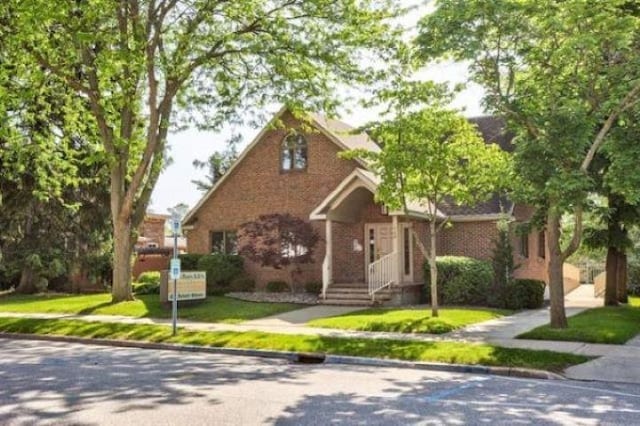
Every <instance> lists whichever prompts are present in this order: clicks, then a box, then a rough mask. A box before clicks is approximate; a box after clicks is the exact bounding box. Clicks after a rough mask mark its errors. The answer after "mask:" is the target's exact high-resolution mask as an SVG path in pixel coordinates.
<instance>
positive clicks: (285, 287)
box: [266, 281, 291, 293]
mask: <svg viewBox="0 0 640 426" xmlns="http://www.w3.org/2000/svg"><path fill="white" fill-rule="evenodd" d="M266 290H267V292H269V293H284V292H287V291H291V287H289V284H288V283H287V282H285V281H269V282H268V283H267V287H266Z"/></svg>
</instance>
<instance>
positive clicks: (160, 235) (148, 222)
mask: <svg viewBox="0 0 640 426" xmlns="http://www.w3.org/2000/svg"><path fill="white" fill-rule="evenodd" d="M164 228H165V219H164V218H160V217H149V216H147V217H145V218H144V221H143V222H142V225H141V226H140V231H139V232H140V236H141V237H145V238H149V241H146V242H145V246H146V245H148V244H149V243H150V242H154V243H156V244H157V246H158V247H163V246H164Z"/></svg>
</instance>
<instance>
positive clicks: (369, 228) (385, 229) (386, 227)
mask: <svg viewBox="0 0 640 426" xmlns="http://www.w3.org/2000/svg"><path fill="white" fill-rule="evenodd" d="M364 241H365V250H364V255H365V259H364V265H365V268H364V269H365V278H366V279H369V277H368V274H369V265H370V264H371V263H373V262H375V261H376V260H378V259H380V258H381V257H383V256H385V255H387V254H389V253H391V252H393V227H392V226H391V224H390V223H367V224H365V226H364Z"/></svg>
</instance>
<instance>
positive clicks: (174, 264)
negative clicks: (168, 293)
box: [169, 214, 180, 336]
mask: <svg viewBox="0 0 640 426" xmlns="http://www.w3.org/2000/svg"><path fill="white" fill-rule="evenodd" d="M171 230H172V231H173V259H171V265H170V268H169V278H170V279H172V280H173V301H172V303H171V320H172V325H173V335H174V336H175V335H176V334H177V332H178V330H177V329H178V278H180V259H178V233H179V232H180V218H179V217H178V215H176V214H174V215H173V216H172V217H171Z"/></svg>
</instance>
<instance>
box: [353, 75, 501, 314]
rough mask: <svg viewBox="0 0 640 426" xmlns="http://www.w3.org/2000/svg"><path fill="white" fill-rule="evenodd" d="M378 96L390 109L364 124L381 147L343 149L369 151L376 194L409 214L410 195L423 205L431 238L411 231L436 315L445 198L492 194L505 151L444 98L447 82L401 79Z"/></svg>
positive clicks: (471, 200)
mask: <svg viewBox="0 0 640 426" xmlns="http://www.w3.org/2000/svg"><path fill="white" fill-rule="evenodd" d="M379 98H380V101H381V103H388V104H389V105H390V107H389V110H388V111H389V113H391V114H392V116H391V117H390V118H389V119H387V120H384V121H380V122H378V123H374V124H372V125H370V126H368V129H367V130H368V131H369V133H370V134H371V136H372V137H373V139H374V140H376V141H377V142H378V143H379V144H380V145H381V146H382V150H381V151H380V152H373V151H366V150H353V151H349V152H347V153H346V154H345V155H344V156H345V157H347V158H354V157H360V158H363V159H365V160H366V161H367V162H368V164H369V168H370V169H371V170H372V171H373V172H374V173H375V174H376V175H377V176H379V177H380V184H379V186H378V189H377V192H376V200H377V201H379V202H381V203H384V204H385V205H387V206H388V207H390V208H392V209H398V210H402V211H404V212H405V214H406V215H407V216H409V209H408V207H407V206H408V204H409V203H411V202H414V203H420V204H422V205H424V207H425V210H426V211H425V213H426V215H427V220H428V223H429V233H428V241H426V242H423V241H422V239H421V238H420V237H419V235H418V233H417V232H415V230H412V234H413V236H414V240H415V241H416V243H417V245H418V248H419V249H420V252H421V253H422V255H423V256H424V258H425V259H427V261H428V263H429V270H430V282H431V311H432V315H433V316H434V317H436V316H438V292H437V286H436V283H437V282H438V269H437V266H436V253H437V250H436V242H437V233H438V232H439V231H440V230H441V229H442V227H444V226H445V225H446V224H447V223H448V221H447V220H446V218H445V217H442V216H440V211H439V209H440V208H441V206H442V205H443V204H444V202H445V201H453V202H454V203H456V204H468V205H473V204H476V203H477V202H481V201H484V200H486V199H487V198H489V197H490V196H491V195H492V194H493V193H495V192H496V190H497V189H498V187H499V186H500V183H501V182H503V181H504V180H505V179H508V175H509V174H510V169H509V167H508V164H509V162H508V157H507V154H506V153H505V152H504V151H501V150H500V148H499V147H498V146H497V145H493V144H491V145H487V144H485V142H484V140H483V139H482V137H481V136H480V134H479V133H478V130H477V128H476V127H475V126H474V125H473V124H471V123H470V122H469V121H468V120H466V119H465V118H464V117H462V116H461V115H460V114H459V113H458V112H457V111H455V110H452V109H450V108H448V107H447V106H446V103H447V101H448V100H449V99H450V98H449V95H448V94H447V93H446V90H443V88H442V87H439V86H436V85H434V84H433V83H430V82H426V83H418V82H406V81H400V80H399V81H398V82H396V86H395V87H394V88H392V89H389V90H384V91H381V93H380V94H379ZM420 104H423V105H427V106H425V107H422V106H421V105H420ZM418 108H421V109H418ZM405 111H409V112H405Z"/></svg>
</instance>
